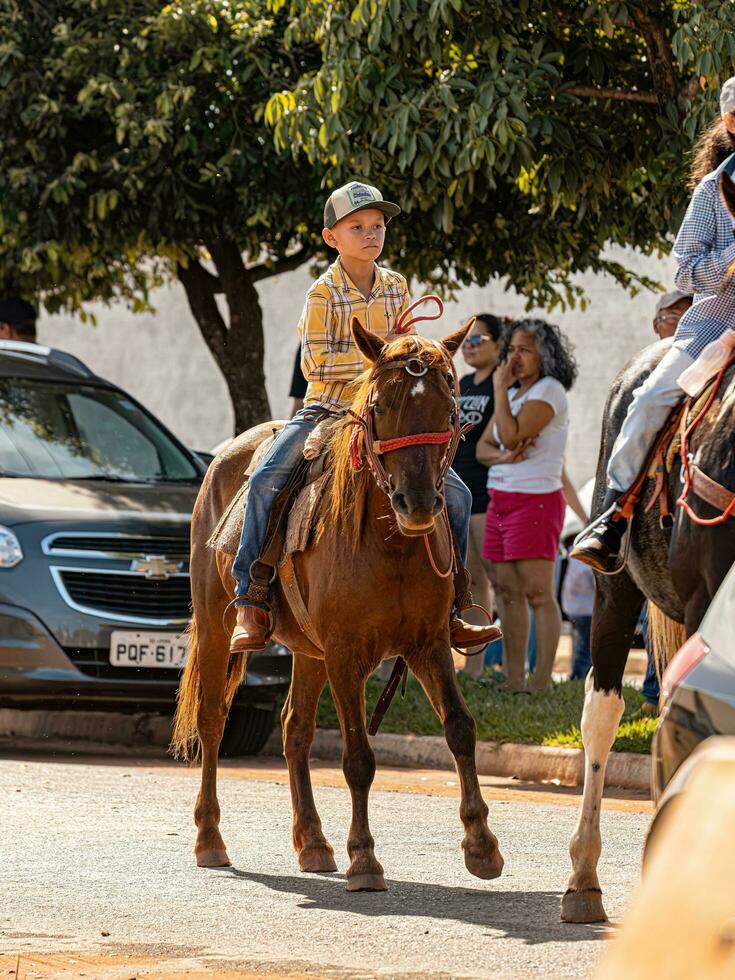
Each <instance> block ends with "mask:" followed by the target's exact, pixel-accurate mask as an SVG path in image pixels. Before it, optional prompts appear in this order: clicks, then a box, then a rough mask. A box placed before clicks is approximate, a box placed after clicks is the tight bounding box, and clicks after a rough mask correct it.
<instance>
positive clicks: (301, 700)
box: [173, 320, 503, 891]
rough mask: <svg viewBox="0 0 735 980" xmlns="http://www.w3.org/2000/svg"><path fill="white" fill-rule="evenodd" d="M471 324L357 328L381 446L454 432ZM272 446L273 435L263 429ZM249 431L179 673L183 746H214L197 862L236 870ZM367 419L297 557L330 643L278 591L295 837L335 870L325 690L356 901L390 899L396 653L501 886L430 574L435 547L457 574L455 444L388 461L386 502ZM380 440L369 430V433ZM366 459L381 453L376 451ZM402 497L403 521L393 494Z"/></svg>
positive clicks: (336, 445)
mask: <svg viewBox="0 0 735 980" xmlns="http://www.w3.org/2000/svg"><path fill="white" fill-rule="evenodd" d="M471 323H472V321H470V322H469V323H467V324H466V325H465V326H464V327H463V328H461V329H460V330H458V331H456V332H455V333H453V334H450V335H449V336H448V337H445V338H444V340H443V341H441V343H437V342H434V341H430V340H426V339H424V338H421V337H418V336H416V335H411V336H405V337H401V338H400V339H396V340H393V341H391V342H390V343H385V342H384V341H382V340H381V339H380V338H379V337H377V336H376V335H374V334H372V333H370V332H369V331H367V330H365V329H363V328H362V327H361V326H360V324H359V323H358V322H357V321H356V320H355V321H353V324H352V330H353V336H354V338H355V342H356V344H357V346H358V347H359V349H360V351H361V352H362V354H363V355H364V356H365V358H366V359H367V360H368V361H369V362H370V363H371V364H372V367H371V369H370V370H369V371H367V372H366V373H365V374H364V375H363V376H362V378H361V379H359V380H358V381H357V382H355V384H354V386H353V387H354V401H353V405H352V408H353V411H354V412H355V413H356V414H358V415H360V414H362V415H363V416H364V417H365V418H370V421H371V426H372V430H373V432H372V435H374V437H375V439H376V440H382V441H383V442H385V441H386V440H390V439H393V438H396V437H404V436H411V435H416V436H418V434H420V433H427V432H431V433H433V434H436V433H448V432H450V431H452V428H453V426H454V425H455V419H456V413H457V404H456V391H455V389H454V380H455V378H456V375H455V374H454V371H453V366H452V355H453V354H454V352H455V351H456V350H457V349H458V347H459V345H460V344H461V342H462V340H463V339H464V337H465V335H466V334H467V332H468V330H469V328H470V326H471ZM262 429H263V430H264V431H263V435H264V436H265V434H266V431H267V427H266V426H263V427H262ZM252 431H253V430H251V433H245V434H244V435H243V436H240V437H239V439H237V440H235V442H234V443H233V444H232V445H231V447H230V448H228V449H227V450H226V451H225V452H224V453H221V454H220V455H219V456H218V457H217V458H216V459H215V461H214V462H213V463H212V465H211V467H210V469H209V471H208V473H207V476H206V478H205V480H204V483H203V484H202V488H201V491H200V493H199V497H198V499H197V502H196V506H195V508H194V516H193V520H192V552H191V581H192V592H193V599H194V617H193V622H192V646H191V653H190V656H189V659H188V661H187V665H186V668H185V671H184V675H183V677H182V681H181V685H180V691H179V705H178V710H177V715H176V720H175V728H174V740H173V747H174V749H175V750H176V751H177V752H179V754H183V755H189V756H190V755H191V754H192V750H193V749H195V747H196V743H197V739H198V740H199V742H200V743H201V753H202V783H201V789H200V792H199V797H198V799H197V804H196V809H195V821H196V825H197V831H198V832H197V839H196V846H195V854H196V858H197V863H198V864H199V865H200V866H204V867H218V866H223V865H228V864H229V863H230V860H229V858H228V856H227V851H226V849H225V845H224V842H223V840H222V837H221V835H220V832H219V829H218V824H219V816H220V811H219V805H218V802H217V793H216V777H217V754H218V750H219V744H220V740H221V738H222V732H223V729H224V725H225V719H226V717H227V711H228V708H229V705H230V703H231V701H232V697H233V696H234V693H235V690H236V689H237V686H238V684H239V683H240V682H241V680H242V676H243V673H244V667H243V663H242V658H238V657H234V656H230V654H229V652H228V638H227V637H226V636H225V634H224V632H223V629H222V615H223V613H224V611H225V609H226V607H227V605H228V603H229V602H230V600H231V599H232V596H233V587H234V580H233V578H232V575H231V565H232V559H231V558H229V557H228V556H225V555H223V554H221V553H215V552H214V551H213V550H212V549H211V548H210V547H209V546H208V545H207V541H208V539H209V537H210V535H211V534H212V532H213V530H214V528H215V527H216V525H217V523H218V521H219V519H220V516H221V515H222V513H223V512H224V510H225V508H226V507H227V506H228V504H229V502H230V500H231V499H232V497H233V495H234V494H235V493H236V492H237V490H238V489H239V487H240V486H241V484H242V480H243V473H244V470H245V468H246V466H247V465H248V463H249V460H250V455H251V451H250V449H244V448H243V447H244V446H250V447H251V448H252V442H253V440H252V437H251V435H252ZM354 431H355V430H354V424H353V423H352V420H351V419H350V418H349V417H345V418H344V419H343V420H341V421H339V422H336V423H335V424H334V426H333V427H332V430H331V437H330V448H329V451H328V457H329V458H328V466H329V467H330V472H331V479H330V486H329V489H328V491H327V492H326V494H325V498H324V504H323V507H322V512H321V515H320V522H319V527H318V529H317V533H316V534H315V535H314V536H313V539H312V541H311V543H310V545H309V547H308V548H307V549H306V550H305V551H303V552H300V553H298V554H297V556H296V562H295V569H296V574H297V578H298V581H299V583H300V585H301V591H302V594H303V597H304V602H305V605H306V607H307V610H308V613H309V616H310V619H311V623H312V626H313V627H314V630H315V633H316V635H317V637H318V639H319V640H320V641H321V642H320V646H321V648H322V649H319V648H318V647H317V646H316V645H315V644H314V643H312V642H311V641H310V639H309V638H308V637H307V636H306V634H305V633H304V632H302V630H301V629H300V628H299V626H298V625H297V622H296V620H295V618H294V616H293V614H292V613H291V611H290V609H289V606H288V603H287V601H286V599H285V596H284V593H283V591H282V588H281V586H280V583H279V582H278V581H276V583H275V584H274V588H275V609H276V620H277V623H276V628H275V634H274V635H275V637H276V638H277V639H278V640H279V641H280V642H281V643H283V644H285V645H286V646H287V647H289V648H290V649H291V650H293V652H294V660H293V675H292V679H291V687H290V690H289V693H288V697H287V699H286V704H285V706H284V709H283V714H282V722H283V745H284V755H285V757H286V760H287V762H288V771H289V779H290V785H291V798H292V802H293V843H294V848H295V849H296V853H297V855H298V860H299V866H300V868H301V870H302V871H335V870H336V864H335V860H334V852H333V850H332V847H331V846H330V844H329V843H328V841H327V840H326V838H325V837H324V834H323V833H322V827H321V821H320V819H319V815H318V813H317V810H316V806H315V804H314V798H313V795H312V788H311V777H310V773H309V750H310V747H311V743H312V741H313V738H314V731H315V727H316V724H315V716H316V709H317V704H318V701H319V697H320V695H321V692H322V690H323V688H324V685H325V683H326V681H327V680H329V684H330V686H331V690H332V695H333V697H334V701H335V704H336V707H337V713H338V716H339V723H340V728H341V730H342V738H343V742H344V751H343V758H342V761H343V770H344V774H345V779H346V780H347V784H348V786H349V789H350V793H351V796H352V823H351V826H350V832H349V837H348V841H347V850H348V852H349V857H350V866H349V869H348V871H347V888H348V890H349V891H359V890H384V889H385V887H386V885H385V879H384V877H383V868H382V867H381V865H380V864H379V862H378V860H377V859H376V857H375V854H374V851H373V845H374V842H373V838H372V836H371V834H370V828H369V825H368V794H369V791H370V785H371V783H372V781H373V777H374V775H375V757H374V754H373V751H372V749H371V747H370V743H369V741H368V737H367V733H366V730H365V682H366V680H367V677H368V675H369V674H370V673H371V672H372V671H373V670H375V668H376V667H377V666H378V664H379V663H380V662H381V661H382V660H383V659H385V658H388V657H395V656H401V657H403V658H404V659H405V660H406V662H407V663H408V665H409V666H410V668H411V670H412V671H413V672H414V674H415V675H416V676H417V677H418V679H419V681H420V682H421V683H422V685H423V687H424V689H425V691H426V693H427V695H428V696H429V698H430V700H431V703H432V704H433V706H434V708H435V710H436V712H437V714H438V715H439V718H440V719H441V721H442V723H443V725H444V732H445V736H446V740H447V744H448V746H449V748H450V750H451V751H452V754H453V755H454V758H455V762H456V766H457V772H458V775H459V780H460V785H461V792H462V801H461V805H460V817H461V819H462V822H463V824H464V828H465V834H464V840H463V843H462V847H463V849H464V859H465V864H466V866H467V868H468V870H469V871H470V872H471V873H472V874H474V875H476V876H477V877H480V878H495V877H497V876H498V875H499V874H500V873H501V870H502V867H503V859H502V857H501V855H500V851H499V849H498V842H497V840H496V838H495V837H494V836H493V834H492V833H491V832H490V830H489V828H488V825H487V813H488V808H487V806H486V805H485V802H484V800H483V799H482V795H481V793H480V787H479V783H478V780H477V772H476V769H475V724H474V720H473V718H472V716H471V715H470V713H469V711H468V709H467V706H466V704H465V702H464V699H463V697H462V695H461V693H460V690H459V687H458V685H457V681H456V678H455V672H454V666H453V661H452V655H451V648H450V643H449V628H448V624H449V614H450V609H451V605H452V600H453V585H452V579H451V577H440V576H439V575H437V574H436V573H435V571H434V570H432V567H431V565H430V563H429V560H428V556H427V549H426V548H425V541H424V537H425V536H426V535H427V534H428V535H429V537H428V538H427V539H426V540H427V541H428V542H429V543H430V545H431V550H432V552H433V556H434V564H435V566H436V567H437V568H439V569H446V568H448V567H449V566H451V563H452V553H451V541H450V539H449V538H448V536H447V535H448V529H447V526H446V521H443V520H441V519H440V518H441V514H442V505H443V497H442V495H441V493H442V474H443V472H445V466H446V459H445V458H444V457H445V456H446V451H447V445H446V441H445V442H444V444H443V445H442V444H436V442H435V443H434V444H425V443H422V444H420V445H416V444H410V445H407V446H405V447H404V448H399V449H396V451H393V452H390V454H389V455H385V456H383V457H382V459H383V464H382V465H383V467H384V475H385V476H387V482H388V484H389V485H390V487H391V491H392V496H391V497H389V496H388V495H387V493H386V492H385V490H384V488H381V487H380V486H379V484H378V482H377V481H376V480H375V479H374V478H373V475H371V471H370V468H368V467H362V468H361V469H357V468H355V466H354V465H353V459H354V443H353V446H352V449H353V452H352V453H351V445H350V443H351V439H352V436H353V433H354ZM365 438H366V439H367V438H370V436H365ZM364 449H365V450H366V451H369V449H370V447H369V446H365V447H364ZM398 498H400V513H399V512H398V511H394V510H393V507H392V505H391V500H396V499H398Z"/></svg>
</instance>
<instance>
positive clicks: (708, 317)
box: [674, 153, 735, 358]
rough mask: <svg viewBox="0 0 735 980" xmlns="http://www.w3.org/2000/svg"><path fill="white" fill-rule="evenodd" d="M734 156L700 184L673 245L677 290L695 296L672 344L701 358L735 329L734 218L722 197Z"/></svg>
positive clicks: (734, 160)
mask: <svg viewBox="0 0 735 980" xmlns="http://www.w3.org/2000/svg"><path fill="white" fill-rule="evenodd" d="M733 170H735V153H734V154H732V156H729V157H728V158H727V160H725V161H724V162H723V163H722V164H721V165H720V166H719V167H718V168H717V170H713V171H712V173H711V174H707V176H706V177H705V178H704V179H703V180H702V181H700V183H699V184H698V185H697V187H696V189H695V191H694V194H693V196H692V200H691V202H690V204H689V207H688V208H687V213H686V214H685V216H684V221H683V222H682V225H681V228H680V229H679V234H678V235H677V238H676V242H675V244H674V255H675V256H676V258H677V260H678V263H679V269H678V271H677V273H676V287H677V289H681V290H682V291H683V292H685V293H692V294H693V295H694V303H693V305H692V306H691V308H690V309H689V310H687V312H686V313H685V314H684V316H683V317H682V318H681V320H680V321H679V326H678V328H677V330H676V334H675V335H674V346H675V347H679V348H681V349H682V350H684V351H686V352H687V354H689V355H691V357H695V358H696V357H699V355H700V354H701V353H702V351H703V350H704V348H705V347H706V346H707V344H709V343H710V341H712V340H716V339H717V338H718V337H720V336H721V335H722V334H723V333H724V332H725V331H726V330H727V329H728V327H735V278H734V277H733V275H732V273H733V272H735V268H731V266H732V265H733V263H735V234H734V232H733V218H732V217H731V216H730V212H729V211H728V210H727V208H726V207H725V205H724V203H723V201H722V198H721V197H720V192H719V187H718V181H719V178H720V174H721V173H722V172H723V171H724V172H726V173H727V174H729V175H730V177H731V178H732V174H733Z"/></svg>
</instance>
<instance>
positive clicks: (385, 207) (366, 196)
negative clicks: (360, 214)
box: [324, 180, 401, 228]
mask: <svg viewBox="0 0 735 980" xmlns="http://www.w3.org/2000/svg"><path fill="white" fill-rule="evenodd" d="M365 208H376V209H377V210H378V211H382V212H383V214H384V215H385V217H386V221H390V219H391V218H395V216H396V215H397V214H400V213H401V209H400V208H399V207H398V205H397V204H392V203H391V202H390V201H384V200H383V195H382V194H381V193H380V191H379V190H378V188H377V187H373V186H372V184H365V183H363V182H362V181H361V180H351V181H350V182H349V184H345V185H344V187H338V188H337V190H336V191H332V193H331V194H330V195H329V199H328V200H327V203H326V204H325V205H324V227H325V228H334V226H335V225H336V224H337V222H338V221H341V220H342V218H346V217H347V215H348V214H354V213H355V211H364V210H365Z"/></svg>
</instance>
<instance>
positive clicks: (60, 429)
mask: <svg viewBox="0 0 735 980" xmlns="http://www.w3.org/2000/svg"><path fill="white" fill-rule="evenodd" d="M0 476H16V477H35V478H37V479H50V480H85V479H86V480H95V479H98V480H110V481H124V482H126V483H141V482H142V483H159V482H171V481H174V482H189V481H192V480H195V479H196V478H197V476H198V473H197V470H196V468H195V466H194V464H193V463H192V461H191V460H190V459H189V457H188V456H187V455H186V454H185V453H184V452H182V450H181V449H180V448H179V447H178V446H177V445H176V443H174V442H173V441H172V440H171V438H170V437H169V436H168V435H167V434H166V432H164V431H163V430H162V429H161V428H160V426H159V425H157V424H156V422H155V421H154V420H153V419H152V418H151V417H150V416H149V415H146V413H145V412H143V411H142V410H141V409H140V408H139V407H138V406H137V405H136V404H135V403H134V402H132V401H130V399H129V398H126V397H125V395H124V394H122V392H119V391H115V390H112V389H109V388H101V387H96V386H94V385H75V384H64V383H55V382H45V381H36V380H30V379H25V378H0Z"/></svg>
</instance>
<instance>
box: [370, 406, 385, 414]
mask: <svg viewBox="0 0 735 980" xmlns="http://www.w3.org/2000/svg"><path fill="white" fill-rule="evenodd" d="M373 411H374V412H375V414H376V415H385V409H384V408H381V407H380V405H373Z"/></svg>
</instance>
